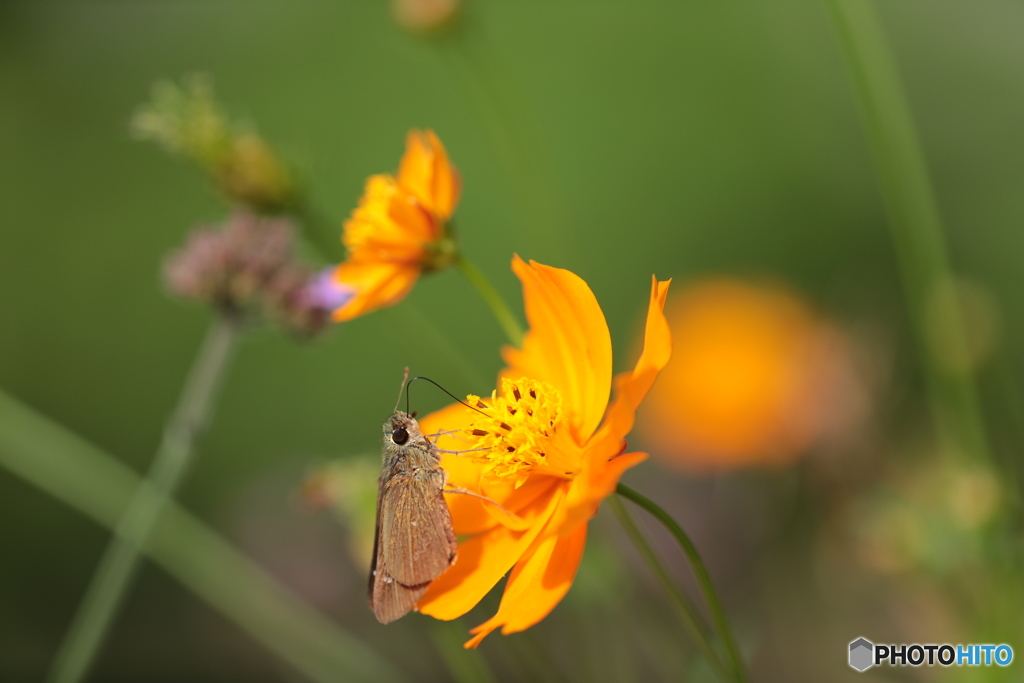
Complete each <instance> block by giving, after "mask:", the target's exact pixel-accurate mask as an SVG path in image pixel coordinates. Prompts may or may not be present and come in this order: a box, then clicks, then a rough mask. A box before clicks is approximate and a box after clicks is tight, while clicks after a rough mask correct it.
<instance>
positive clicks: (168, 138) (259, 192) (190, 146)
mask: <svg viewBox="0 0 1024 683" xmlns="http://www.w3.org/2000/svg"><path fill="white" fill-rule="evenodd" d="M131 127H132V131H133V132H134V134H135V135H136V137H138V138H140V139H144V140H153V141H154V142H156V143H157V144H159V145H160V146H161V147H163V148H164V149H165V150H167V151H168V152H170V153H171V154H175V155H180V156H184V157H186V158H188V159H190V160H191V161H193V162H195V163H196V165H198V166H199V167H200V168H201V169H202V170H203V171H204V172H205V173H206V174H207V176H209V178H210V179H211V180H212V181H213V183H214V185H216V187H217V189H218V190H219V191H220V192H221V194H223V195H224V196H225V197H226V198H228V199H229V200H231V201H233V202H237V203H240V204H243V205H245V206H249V207H251V208H253V209H255V210H257V211H262V212H267V213H280V212H283V211H286V210H288V209H290V208H293V207H294V206H295V205H296V204H297V201H298V197H297V188H296V185H295V181H294V178H293V174H292V172H291V170H290V169H289V168H288V166H287V164H285V162H284V161H283V160H282V159H281V157H280V156H279V155H278V154H277V152H276V151H275V150H274V149H273V147H271V145H270V143H268V142H267V141H266V140H265V139H263V138H262V137H260V136H259V135H258V134H257V133H256V132H255V131H254V130H253V129H252V127H251V126H249V125H246V124H243V123H240V122H237V121H232V120H231V119H230V118H229V117H228V115H227V113H225V111H224V109H223V108H222V107H221V105H220V103H219V102H217V99H216V97H215V95H214V92H213V84H212V82H211V81H210V79H209V78H207V77H205V76H201V75H194V76H191V77H189V78H186V79H185V80H184V82H183V83H182V85H180V86H179V85H177V84H175V83H172V82H169V81H165V82H161V83H158V84H157V85H156V86H154V88H153V98H152V100H151V101H150V102H149V103H147V104H145V105H143V106H142V107H140V108H139V110H138V111H137V112H136V114H135V116H134V117H133V118H132V124H131Z"/></svg>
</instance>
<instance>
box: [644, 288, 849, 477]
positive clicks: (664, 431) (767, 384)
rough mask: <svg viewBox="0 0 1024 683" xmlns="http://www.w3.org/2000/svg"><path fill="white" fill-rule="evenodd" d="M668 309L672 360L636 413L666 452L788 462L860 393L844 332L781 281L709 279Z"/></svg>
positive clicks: (680, 456) (695, 463)
mask: <svg viewBox="0 0 1024 683" xmlns="http://www.w3.org/2000/svg"><path fill="white" fill-rule="evenodd" d="M666 315H667V316H668V319H669V322H670V324H671V326H672V335H673V337H674V338H675V339H676V343H675V350H674V353H673V357H672V362H671V363H669V365H668V367H667V368H665V372H664V373H662V378H661V381H660V382H659V383H658V385H657V386H655V387H654V389H653V390H652V392H651V397H650V400H649V401H647V403H646V405H645V408H644V410H642V411H641V413H640V415H639V421H640V431H641V434H642V436H643V438H644V439H645V441H646V443H648V444H649V445H651V446H652V450H654V452H655V454H656V455H662V456H665V457H666V458H667V459H669V460H670V461H672V462H675V463H680V464H683V465H687V466H691V467H694V468H697V469H719V468H728V467H736V466H743V465H750V464H756V463H782V462H787V461H789V460H791V459H793V458H795V457H797V456H798V455H800V454H801V453H802V452H803V451H804V450H805V449H807V448H808V447H809V446H810V445H812V444H814V443H815V441H816V440H817V439H818V438H819V437H821V436H822V435H823V434H825V433H826V432H828V431H830V430H831V429H832V428H833V427H834V426H836V425H837V423H839V422H842V421H843V420H844V419H845V417H846V415H847V414H848V412H849V410H848V409H849V408H851V405H850V404H851V402H854V403H857V402H860V401H862V399H863V396H862V395H861V394H860V393H858V387H857V384H856V382H855V380H854V379H853V378H852V369H851V358H850V350H849V347H848V344H847V342H846V341H845V339H844V337H843V336H842V335H841V334H840V333H839V332H838V331H837V330H835V329H834V328H832V327H831V326H829V325H827V324H825V323H823V322H821V321H820V320H819V319H818V318H817V317H816V316H815V315H814V314H812V312H811V311H810V309H809V308H808V306H807V305H806V304H805V303H804V302H803V301H802V300H801V299H799V298H798V297H796V296H795V295H794V294H793V293H791V292H789V291H787V290H785V289H783V288H780V287H755V286H753V285H750V284H747V283H743V282H740V281H736V280H728V279H714V280H709V281H705V282H701V283H698V284H696V285H693V286H691V287H690V288H689V289H688V290H687V291H685V292H683V294H682V295H680V296H678V297H676V298H675V300H674V302H673V304H672V305H671V306H670V307H669V309H668V311H667V312H666ZM850 391H853V392H854V393H857V395H856V396H854V397H852V398H851V397H850V396H849V395H848V394H849V392H850Z"/></svg>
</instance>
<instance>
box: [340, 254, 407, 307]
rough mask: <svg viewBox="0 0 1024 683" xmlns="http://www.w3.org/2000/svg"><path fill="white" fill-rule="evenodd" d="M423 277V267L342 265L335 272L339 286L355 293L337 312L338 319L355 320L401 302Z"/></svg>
mask: <svg viewBox="0 0 1024 683" xmlns="http://www.w3.org/2000/svg"><path fill="white" fill-rule="evenodd" d="M419 274H420V271H419V268H416V267H413V266H406V265H402V264H397V263H376V262H372V263H359V262H354V261H346V262H345V263H342V264H341V265H340V266H338V269H337V271H335V281H336V282H337V283H338V286H339V287H342V288H346V289H351V290H353V291H354V292H355V294H354V295H353V297H352V298H351V299H349V301H348V303H347V304H345V305H344V306H342V307H341V308H339V309H337V310H335V311H334V314H333V317H334V320H336V321H337V322H343V321H345V320H351V319H352V318H355V317H357V316H360V315H364V314H366V313H369V312H370V311H373V310H376V309H378V308H384V307H386V306H392V305H394V304H396V303H398V302H399V301H401V300H402V299H403V298H404V297H405V295H406V294H408V293H409V290H411V289H412V288H413V285H415V284H416V279H417V278H418V277H419Z"/></svg>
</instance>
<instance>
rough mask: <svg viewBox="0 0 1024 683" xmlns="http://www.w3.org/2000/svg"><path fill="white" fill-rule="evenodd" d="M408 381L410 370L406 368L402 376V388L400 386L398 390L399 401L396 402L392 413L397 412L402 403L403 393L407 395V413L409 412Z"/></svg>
mask: <svg viewBox="0 0 1024 683" xmlns="http://www.w3.org/2000/svg"><path fill="white" fill-rule="evenodd" d="M408 379H409V368H406V369H405V372H404V373H403V374H402V386H400V387H399V388H398V400H397V401H395V410H393V411H391V412H396V411H397V410H398V404H399V403H401V402H402V393H403V392H404V393H405V412H406V413H408V412H409V393H408V392H407V391H406V380H408Z"/></svg>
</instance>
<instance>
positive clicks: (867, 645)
mask: <svg viewBox="0 0 1024 683" xmlns="http://www.w3.org/2000/svg"><path fill="white" fill-rule="evenodd" d="M874 653H875V646H874V644H873V643H872V642H871V641H870V640H868V639H867V638H858V639H857V640H855V641H853V642H852V643H850V666H852V667H853V668H854V669H856V670H857V671H864V670H865V669H868V668H870V667H872V666H874V663H875V661H874V659H875V658H874Z"/></svg>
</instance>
